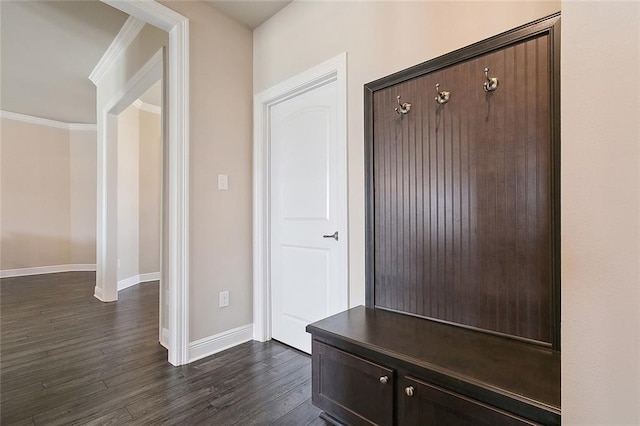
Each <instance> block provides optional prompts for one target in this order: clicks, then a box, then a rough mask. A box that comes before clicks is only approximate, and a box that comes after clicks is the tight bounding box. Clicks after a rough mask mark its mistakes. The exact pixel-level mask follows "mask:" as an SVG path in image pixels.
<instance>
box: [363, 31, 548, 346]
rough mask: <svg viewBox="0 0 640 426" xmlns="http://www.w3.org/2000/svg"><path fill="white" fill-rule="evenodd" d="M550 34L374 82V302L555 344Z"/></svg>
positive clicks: (372, 118)
mask: <svg viewBox="0 0 640 426" xmlns="http://www.w3.org/2000/svg"><path fill="white" fill-rule="evenodd" d="M550 43H551V38H550V36H549V34H547V33H542V34H540V35H538V36H534V37H532V38H528V39H524V40H522V41H520V42H517V43H514V44H510V45H507V46H505V47H503V48H502V49H499V50H496V51H493V52H490V53H488V54H485V55H482V56H478V57H475V58H473V59H468V60H466V61H464V62H462V63H459V64H455V65H452V66H449V67H445V68H443V69H440V70H437V71H433V72H431V73H428V74H425V75H422V76H420V77H417V78H413V79H409V80H406V81H403V82H399V83H397V84H395V85H393V86H388V87H386V88H382V89H379V90H376V91H373V92H372V94H371V99H372V100H371V107H372V112H371V115H370V117H369V119H370V120H371V128H370V131H371V132H372V133H373V147H372V158H371V163H370V166H369V167H371V168H372V179H371V180H370V184H371V185H372V191H371V192H370V194H372V195H373V200H371V201H370V205H369V208H370V209H372V210H373V217H372V219H371V220H372V221H373V230H372V231H373V235H374V237H373V241H371V240H369V250H371V249H373V251H374V253H375V260H374V262H375V265H374V266H373V268H372V269H371V272H370V273H371V275H372V277H371V278H372V279H373V287H374V292H375V296H374V297H373V300H370V302H371V304H373V305H374V306H376V307H380V308H385V309H390V310H394V311H400V312H406V313H410V314H414V315H418V316H423V317H427V318H432V319H436V320H441V321H446V322H451V323H456V324H462V325H465V326H469V327H474V328H479V329H483V330H488V331H492V332H497V333H503V334H506V335H513V336H517V337H520V338H524V339H529V340H532V341H537V342H540V343H542V344H549V345H550V344H551V343H552V340H553V336H552V329H553V327H552V306H553V305H552V303H551V300H552V299H553V279H554V277H553V269H552V262H553V259H552V257H553V255H554V253H553V252H552V248H553V244H554V229H553V224H552V214H551V212H552V205H553V203H554V187H553V184H552V179H551V172H552V167H553V146H552V137H551V132H552V123H551V118H552V114H551V110H550V105H551V104H552V94H551V86H550V82H551V81H550V70H551V63H550V61H551V55H550V50H549V46H550ZM485 67H488V68H489V69H490V75H491V76H497V77H498V78H499V80H500V85H499V88H498V90H496V91H495V92H490V93H485V92H484V91H483V87H482V84H483V82H484V74H483V69H484V68H485ZM436 83H439V84H440V90H447V91H450V92H451V100H450V101H449V102H448V103H446V104H444V105H438V104H437V103H436V102H435V100H434V97H435V95H436V91H435V85H436ZM398 95H400V96H402V101H404V102H410V103H411V104H412V109H411V111H410V112H409V114H406V115H401V114H397V113H396V112H395V111H394V108H395V106H396V96H398Z"/></svg>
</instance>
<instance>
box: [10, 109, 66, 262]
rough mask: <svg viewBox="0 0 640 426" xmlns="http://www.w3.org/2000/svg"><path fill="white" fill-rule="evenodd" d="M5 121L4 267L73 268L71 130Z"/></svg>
mask: <svg viewBox="0 0 640 426" xmlns="http://www.w3.org/2000/svg"><path fill="white" fill-rule="evenodd" d="M1 120H2V164H1V169H2V171H1V173H2V224H1V226H2V259H1V268H2V269H19V268H30V267H36V266H48V265H66V264H69V263H70V244H69V208H70V202H69V131H68V130H64V129H58V128H54V127H48V126H41V125H34V124H30V123H24V122H20V121H15V120H9V119H4V118H3V119H1Z"/></svg>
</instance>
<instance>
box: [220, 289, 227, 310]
mask: <svg viewBox="0 0 640 426" xmlns="http://www.w3.org/2000/svg"><path fill="white" fill-rule="evenodd" d="M225 306H229V292H228V291H221V292H220V303H219V307H221V308H224V307H225Z"/></svg>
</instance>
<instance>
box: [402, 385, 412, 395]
mask: <svg viewBox="0 0 640 426" xmlns="http://www.w3.org/2000/svg"><path fill="white" fill-rule="evenodd" d="M404 393H406V394H407V396H413V386H407V387H406V388H405V389H404Z"/></svg>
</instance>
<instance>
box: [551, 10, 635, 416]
mask: <svg viewBox="0 0 640 426" xmlns="http://www.w3.org/2000/svg"><path fill="white" fill-rule="evenodd" d="M562 15H563V16H562V175H561V179H562V345H563V346H562V412H563V423H564V424H576V425H577V424H579V425H586V424H594V425H595V424H603V425H604V424H606V425H638V424H640V202H639V200H640V127H639V126H640V83H639V80H638V79H639V78H640V3H637V2H627V3H622V2H619V3H618V2H573V1H566V2H563V4H562ZM596 82H601V83H603V84H604V85H603V86H601V87H603V88H604V91H602V90H597V87H598V84H597V83H596Z"/></svg>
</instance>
